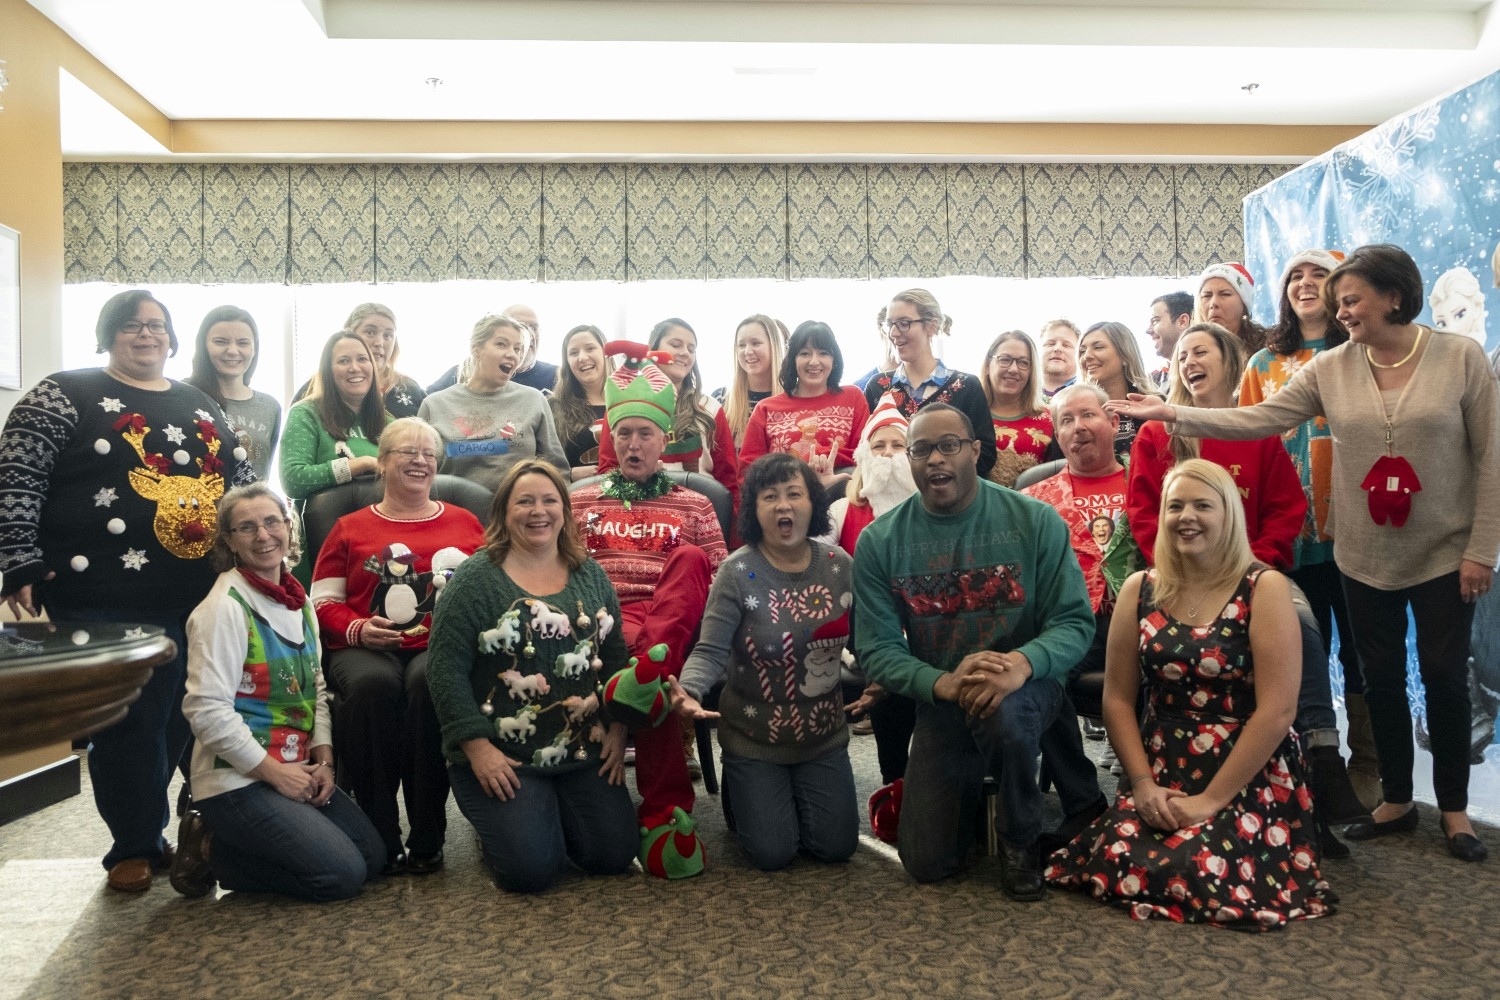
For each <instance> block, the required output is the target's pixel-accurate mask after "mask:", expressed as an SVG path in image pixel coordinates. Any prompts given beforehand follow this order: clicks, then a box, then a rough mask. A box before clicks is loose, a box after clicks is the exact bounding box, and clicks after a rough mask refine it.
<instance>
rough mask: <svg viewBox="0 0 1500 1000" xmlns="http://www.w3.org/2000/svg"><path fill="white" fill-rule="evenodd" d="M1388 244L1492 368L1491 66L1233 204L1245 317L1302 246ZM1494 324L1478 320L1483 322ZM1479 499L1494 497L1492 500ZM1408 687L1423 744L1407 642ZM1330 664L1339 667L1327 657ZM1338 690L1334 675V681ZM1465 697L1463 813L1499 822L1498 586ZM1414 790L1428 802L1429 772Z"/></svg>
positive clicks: (1496, 189)
mask: <svg viewBox="0 0 1500 1000" xmlns="http://www.w3.org/2000/svg"><path fill="white" fill-rule="evenodd" d="M1366 243H1396V244H1399V245H1400V246H1402V247H1405V248H1406V251H1407V252H1408V253H1410V254H1411V255H1412V257H1413V258H1414V259H1415V260H1416V262H1417V265H1418V266H1419V267H1421V269H1422V278H1423V284H1424V285H1425V287H1426V289H1427V302H1426V304H1425V308H1424V309H1423V311H1422V314H1421V315H1420V316H1418V317H1417V320H1418V322H1421V323H1426V324H1428V325H1430V326H1432V327H1434V328H1436V329H1439V330H1444V331H1447V332H1448V333H1451V334H1455V335H1459V336H1467V337H1473V338H1474V339H1475V340H1477V341H1479V342H1480V343H1481V344H1484V345H1485V349H1486V350H1487V351H1489V352H1490V360H1491V362H1492V363H1494V364H1495V365H1496V366H1497V369H1500V346H1497V344H1500V335H1497V332H1496V331H1494V330H1493V329H1492V327H1495V326H1496V325H1497V324H1500V73H1493V74H1491V75H1490V76H1487V77H1485V78H1484V79H1483V80H1480V81H1479V82H1477V83H1474V84H1471V85H1470V86H1468V87H1465V88H1463V89H1462V90H1458V91H1455V92H1454V93H1452V94H1449V95H1448V96H1446V97H1440V98H1437V99H1436V100H1433V101H1431V102H1429V103H1427V104H1424V105H1422V106H1421V107H1419V108H1417V109H1416V110H1414V111H1412V112H1410V113H1408V114H1405V115H1402V116H1400V117H1398V118H1394V119H1392V120H1391V121H1388V122H1386V123H1385V124H1384V125H1381V126H1379V127H1378V128H1375V129H1372V130H1371V131H1369V132H1367V133H1365V134H1364V135H1362V136H1360V137H1359V138H1357V139H1353V140H1351V141H1349V142H1347V143H1345V144H1344V145H1342V146H1339V147H1337V148H1336V149H1334V150H1332V151H1331V152H1328V153H1325V154H1324V155H1322V156H1320V157H1318V158H1317V159H1315V160H1312V161H1310V162H1309V163H1306V164H1304V165H1303V166H1301V167H1299V168H1297V169H1296V170H1293V171H1291V172H1290V173H1287V174H1283V175H1282V176H1281V177H1279V178H1277V179H1276V180H1275V181H1273V182H1272V183H1270V184H1268V185H1266V186H1265V187H1263V188H1261V189H1260V190H1258V191H1256V192H1254V193H1253V194H1251V195H1250V196H1249V197H1248V198H1246V199H1245V262H1246V264H1247V265H1248V267H1249V270H1250V273H1251V274H1253V275H1254V276H1255V278H1256V286H1255V303H1254V306H1253V310H1252V311H1253V314H1254V315H1256V316H1259V317H1265V318H1267V319H1268V320H1272V321H1274V317H1275V316H1276V306H1277V303H1276V292H1277V288H1276V279H1277V278H1278V277H1279V276H1280V274H1281V271H1282V268H1283V266H1284V264H1285V262H1286V260H1287V259H1288V258H1290V257H1291V255H1292V254H1294V253H1296V252H1297V251H1298V250H1301V249H1304V248H1307V247H1326V248H1329V249H1334V250H1345V251H1348V250H1352V249H1354V248H1355V247H1357V246H1361V245H1362V244H1366ZM1492 316H1493V317H1495V322H1494V323H1491V322H1489V318H1490V317H1492ZM1490 502H1495V503H1500V497H1496V498H1491V500H1490ZM1407 666H1408V689H1409V691H1410V693H1411V697H1412V708H1413V714H1414V715H1415V716H1416V718H1417V722H1418V725H1417V733H1416V738H1417V742H1418V745H1419V747H1421V748H1422V749H1425V746H1424V744H1425V743H1426V730H1425V719H1424V718H1423V715H1422V697H1421V682H1420V681H1419V680H1418V679H1417V673H1416V671H1417V665H1416V654H1415V652H1414V650H1413V648H1412V638H1411V636H1408V637H1407ZM1333 669H1334V671H1335V672H1336V674H1337V673H1338V671H1339V670H1340V668H1339V663H1338V660H1337V659H1335V660H1334V661H1333ZM1336 684H1337V687H1336V692H1337V691H1340V690H1341V689H1342V678H1338V679H1337V681H1336ZM1469 696H1470V701H1471V708H1472V715H1473V718H1472V724H1471V734H1470V735H1471V746H1472V749H1473V753H1472V760H1473V762H1474V765H1475V767H1474V771H1473V772H1472V774H1471V779H1470V785H1469V797H1470V809H1471V812H1473V814H1475V815H1479V816H1483V817H1484V818H1485V819H1487V820H1490V821H1492V822H1494V821H1500V749H1497V748H1496V747H1495V746H1494V742H1495V716H1496V710H1497V708H1500V588H1492V589H1491V590H1490V592H1489V594H1488V595H1487V596H1486V597H1485V599H1484V600H1482V601H1481V602H1480V604H1479V607H1478V608H1477V610H1476V612H1475V616H1474V635H1473V639H1472V642H1471V648H1470V661H1469ZM1416 778H1417V781H1418V793H1417V794H1418V797H1419V798H1422V799H1423V800H1424V801H1427V802H1431V801H1432V790H1431V786H1430V784H1428V785H1427V787H1425V788H1423V784H1422V783H1423V782H1430V780H1431V774H1430V768H1429V767H1428V766H1427V765H1425V764H1419V766H1418V767H1417V772H1416Z"/></svg>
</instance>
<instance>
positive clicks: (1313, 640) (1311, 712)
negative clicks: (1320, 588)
mask: <svg viewBox="0 0 1500 1000" xmlns="http://www.w3.org/2000/svg"><path fill="white" fill-rule="evenodd" d="M1290 582H1291V584H1292V587H1291V590H1292V607H1293V608H1295V609H1296V610H1297V624H1298V625H1300V626H1301V627H1302V685H1301V687H1300V688H1299V689H1298V690H1297V718H1296V720H1295V721H1294V722H1293V724H1292V725H1293V727H1294V728H1295V729H1296V730H1297V735H1298V736H1300V737H1302V740H1303V747H1304V748H1307V749H1310V748H1312V747H1314V746H1319V745H1327V746H1334V747H1337V746H1338V745H1339V722H1338V716H1336V715H1334V712H1333V681H1332V680H1331V679H1330V678H1329V676H1328V647H1327V646H1326V645H1324V643H1323V635H1322V632H1321V631H1320V630H1319V629H1318V619H1317V616H1316V615H1315V614H1314V613H1313V608H1312V604H1311V603H1310V602H1309V601H1308V599H1307V595H1306V594H1304V593H1303V592H1302V588H1301V587H1299V586H1298V585H1297V583H1296V581H1290ZM1314 734H1319V735H1317V736H1316V737H1315V738H1313V739H1309V737H1314Z"/></svg>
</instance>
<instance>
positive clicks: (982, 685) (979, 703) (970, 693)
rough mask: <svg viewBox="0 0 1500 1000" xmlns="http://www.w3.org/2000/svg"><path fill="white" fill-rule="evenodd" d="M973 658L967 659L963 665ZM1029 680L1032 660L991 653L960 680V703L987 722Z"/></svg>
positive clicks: (1017, 654)
mask: <svg viewBox="0 0 1500 1000" xmlns="http://www.w3.org/2000/svg"><path fill="white" fill-rule="evenodd" d="M978 655H980V654H977V653H976V654H974V656H978ZM971 658H972V657H965V659H964V662H965V663H967V662H968V661H969V659H971ZM1030 679H1031V661H1030V660H1028V659H1027V658H1026V657H1025V655H1024V654H1021V653H990V654H989V656H988V657H987V658H986V659H984V660H983V661H976V663H975V665H974V667H973V669H972V670H970V671H969V672H968V673H966V674H965V675H964V676H963V677H960V678H959V682H958V684H959V697H958V703H959V705H960V707H962V708H963V710H964V711H965V712H968V713H969V714H970V715H973V716H976V717H977V718H980V719H988V718H989V717H990V716H992V715H994V714H995V711H996V710H997V709H998V708H999V707H1000V703H1001V702H1002V701H1004V700H1005V698H1006V697H1007V696H1008V695H1009V694H1010V693H1011V692H1012V691H1016V690H1018V689H1019V688H1020V687H1021V685H1023V684H1025V683H1026V682H1027V681H1028V680H1030Z"/></svg>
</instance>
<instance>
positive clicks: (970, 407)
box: [865, 288, 995, 476]
mask: <svg viewBox="0 0 1500 1000" xmlns="http://www.w3.org/2000/svg"><path fill="white" fill-rule="evenodd" d="M952 329H953V317H951V316H945V315H944V314H943V308H942V306H940V305H938V300H937V298H936V297H934V296H933V294H932V293H931V292H929V291H928V290H927V289H925V288H908V289H906V290H905V291H902V292H897V293H896V294H895V295H894V296H893V297H892V298H891V302H890V304H889V305H888V306H886V313H885V327H884V332H885V336H886V340H887V342H888V344H889V345H890V348H891V350H892V352H893V353H894V354H895V356H896V358H897V359H898V360H899V364H897V365H896V367H895V369H894V370H893V371H889V372H884V373H882V374H880V375H877V376H875V377H874V378H872V379H870V381H869V382H868V383H867V384H866V385H865V403H866V404H868V406H869V408H870V411H871V412H874V410H875V407H876V406H878V405H879V403H880V397H881V396H885V395H889V396H890V397H891V401H892V402H893V403H895V405H896V408H897V409H898V410H900V411H901V413H902V414H903V415H905V417H906V418H907V419H908V420H910V419H911V418H912V417H915V416H916V415H917V411H918V410H920V409H921V408H922V407H924V406H929V405H931V404H933V403H947V404H948V405H950V406H952V407H954V408H956V409H959V410H962V411H963V414H964V416H966V417H968V418H969V423H970V424H971V425H972V426H973V427H974V429H975V432H976V433H978V436H979V466H978V468H979V474H980V475H981V476H988V475H989V474H990V470H991V469H993V468H994V467H995V441H994V438H993V437H992V436H991V435H989V434H985V433H979V432H980V429H981V428H984V427H989V426H990V405H989V401H988V400H987V399H986V398H985V395H984V386H982V385H981V384H980V382H979V379H978V378H976V377H975V376H973V375H970V374H969V373H968V372H961V371H956V370H954V369H952V368H949V367H948V366H947V365H945V364H943V362H942V360H941V359H940V358H938V356H937V354H936V353H935V351H934V349H933V344H934V343H935V342H936V340H937V338H938V337H940V336H945V335H946V334H948V333H949V332H950V331H951V330H952Z"/></svg>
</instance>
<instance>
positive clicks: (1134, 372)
mask: <svg viewBox="0 0 1500 1000" xmlns="http://www.w3.org/2000/svg"><path fill="white" fill-rule="evenodd" d="M1078 375H1079V377H1080V378H1086V379H1088V380H1089V381H1090V382H1093V383H1094V384H1096V385H1098V386H1099V387H1100V388H1101V389H1103V390H1104V391H1105V392H1106V393H1108V394H1109V398H1110V399H1124V398H1125V397H1126V396H1128V395H1129V394H1130V393H1132V392H1139V393H1146V394H1152V395H1160V393H1158V392H1157V389H1156V383H1155V382H1153V381H1151V376H1150V375H1149V374H1148V373H1147V371H1146V364H1145V362H1144V361H1142V360H1141V349H1140V347H1139V345H1138V344H1137V343H1136V339H1135V334H1133V333H1131V332H1130V327H1128V326H1126V325H1125V324H1124V323H1110V322H1106V323H1095V324H1094V325H1093V326H1091V327H1089V328H1088V329H1087V330H1085V331H1084V332H1083V338H1082V339H1081V340H1079V342H1078ZM1140 428H1141V425H1140V423H1137V422H1136V421H1134V420H1131V419H1129V417H1127V416H1126V415H1124V414H1121V416H1120V429H1119V430H1118V431H1116V432H1115V455H1116V457H1118V458H1119V460H1120V462H1121V464H1124V465H1128V464H1130V446H1131V445H1132V444H1133V443H1134V442H1135V435H1136V432H1138V431H1139V430H1140Z"/></svg>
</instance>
